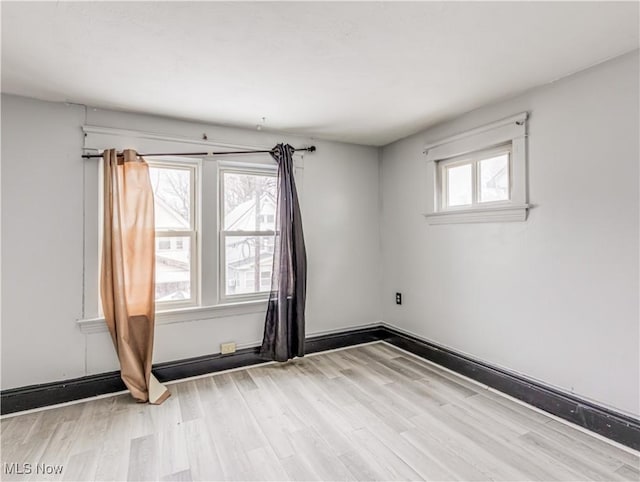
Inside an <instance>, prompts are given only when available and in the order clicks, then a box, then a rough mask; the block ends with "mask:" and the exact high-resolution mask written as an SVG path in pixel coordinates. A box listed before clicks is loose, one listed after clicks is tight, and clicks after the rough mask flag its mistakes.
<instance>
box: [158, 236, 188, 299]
mask: <svg viewBox="0 0 640 482" xmlns="http://www.w3.org/2000/svg"><path fill="white" fill-rule="evenodd" d="M189 299H191V243H190V238H189V237H188V236H176V237H170V238H169V237H157V238H156V301H183V300H189Z"/></svg>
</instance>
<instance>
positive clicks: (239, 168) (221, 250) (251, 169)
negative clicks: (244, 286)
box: [218, 162, 277, 304]
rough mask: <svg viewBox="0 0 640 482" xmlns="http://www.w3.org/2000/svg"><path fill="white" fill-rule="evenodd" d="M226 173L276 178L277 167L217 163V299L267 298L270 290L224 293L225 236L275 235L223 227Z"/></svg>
mask: <svg viewBox="0 0 640 482" xmlns="http://www.w3.org/2000/svg"><path fill="white" fill-rule="evenodd" d="M226 173H236V174H248V175H257V176H271V177H274V178H276V179H277V167H276V166H275V165H274V166H267V165H265V166H260V167H258V166H255V165H252V164H244V165H243V164H241V163H237V162H234V163H221V164H219V165H218V186H219V187H218V300H219V301H220V303H223V304H225V303H235V302H247V301H260V300H266V299H268V298H269V292H270V290H266V291H259V292H257V293H241V294H236V295H227V293H226V291H227V289H226V286H227V285H226V281H227V280H226V260H225V255H226V238H227V237H228V236H232V237H233V236H275V234H276V232H275V231H228V230H225V229H224V175H225V174H226ZM231 233H236V234H231Z"/></svg>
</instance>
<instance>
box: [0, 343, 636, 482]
mask: <svg viewBox="0 0 640 482" xmlns="http://www.w3.org/2000/svg"><path fill="white" fill-rule="evenodd" d="M170 389H171V391H172V393H173V395H172V397H171V398H169V399H168V400H167V401H166V402H165V403H164V404H163V405H160V406H150V405H144V404H136V403H135V402H133V400H132V399H131V398H130V397H129V395H118V396H114V397H109V398H103V399H99V400H92V401H89V402H84V403H80V404H76V405H69V406H65V407H59V408H53V409H50V410H44V411H40V412H35V413H27V414H23V415H18V416H13V417H9V418H4V419H2V421H1V423H0V425H1V428H2V440H1V447H2V462H3V466H2V474H1V478H2V480H21V481H22V480H131V481H136V480H162V481H169V480H176V481H196V480H331V481H333V480H362V481H370V480H371V481H374V480H375V481H377V480H471V481H479V480H599V481H610V480H635V481H638V480H640V459H639V458H638V456H637V455H634V454H632V453H630V452H627V451H624V450H622V449H620V448H618V447H616V446H614V445H611V444H609V443H607V442H604V441H602V440H600V439H598V438H595V437H592V436H590V435H588V434H586V433H584V432H581V431H579V430H576V429H574V428H572V427H569V426H567V425H565V424H562V423H560V422H557V421H555V420H553V419H551V418H549V417H547V416H545V415H543V414H541V413H539V412H537V411H534V410H531V409H529V408H527V407H526V406H523V405H520V404H518V403H515V402H513V401H511V400H509V399H507V398H504V397H502V396H500V395H498V394H495V393H493V392H491V391H488V390H486V389H484V388H483V387H481V386H479V385H477V384H474V383H472V382H470V381H468V380H466V379H464V378H462V377H458V376H456V375H454V374H451V373H449V372H447V371H445V370H442V369H440V368H438V367H437V366H434V365H432V364H429V363H426V362H423V361H422V360H420V359H418V358H415V357H413V356H411V355H409V354H407V353H405V352H403V351H401V350H398V349H396V348H394V347H392V346H390V345H387V344H385V343H375V344H371V345H364V346H359V347H352V348H349V349H345V350H340V351H334V352H330V353H324V354H318V355H313V356H308V357H305V358H303V359H300V360H295V361H293V362H289V363H285V364H273V365H265V366H257V367H251V368H248V369H245V370H240V371H233V372H228V373H220V374H217V375H215V374H214V375H212V376H209V377H206V378H200V379H195V380H191V381H186V382H180V383H176V384H172V385H170ZM12 463H13V464H18V466H17V468H19V469H20V470H21V471H22V472H26V471H27V466H25V465H23V464H31V465H30V468H31V473H30V474H17V473H15V472H16V466H11V465H10V464H12ZM6 464H9V465H6ZM37 464H40V465H37ZM41 464H48V466H49V467H52V466H56V465H57V466H60V465H62V466H63V467H62V471H61V472H60V473H57V474H56V473H53V474H46V473H44V474H43V473H37V472H38V469H40V470H39V471H40V472H42V465H41ZM10 468H13V472H14V473H8V472H9V469H10ZM45 470H52V469H46V468H45ZM53 470H55V467H53Z"/></svg>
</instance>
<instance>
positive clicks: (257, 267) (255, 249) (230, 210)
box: [220, 168, 276, 299]
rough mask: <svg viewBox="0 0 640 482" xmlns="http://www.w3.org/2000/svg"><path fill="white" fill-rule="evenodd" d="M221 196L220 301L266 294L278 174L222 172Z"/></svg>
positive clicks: (269, 272) (271, 257)
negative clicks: (276, 175)
mask: <svg viewBox="0 0 640 482" xmlns="http://www.w3.org/2000/svg"><path fill="white" fill-rule="evenodd" d="M220 192H221V207H222V209H221V210H220V225H221V229H220V259H221V261H222V262H221V269H220V279H221V283H220V295H221V298H222V299H234V298H235V299H241V298H247V297H253V296H255V295H256V294H260V293H266V292H268V291H269V290H270V288H271V267H272V263H273V246H274V236H275V213H276V177H275V172H274V171H265V170H262V171H258V170H255V169H254V170H248V169H241V168H228V169H221V170H220Z"/></svg>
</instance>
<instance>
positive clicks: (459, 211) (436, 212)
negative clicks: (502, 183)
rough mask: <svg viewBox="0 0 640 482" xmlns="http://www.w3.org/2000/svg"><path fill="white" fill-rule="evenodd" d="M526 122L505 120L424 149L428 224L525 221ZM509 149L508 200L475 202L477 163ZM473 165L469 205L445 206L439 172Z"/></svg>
mask: <svg viewBox="0 0 640 482" xmlns="http://www.w3.org/2000/svg"><path fill="white" fill-rule="evenodd" d="M527 119H528V113H527V112H522V113H520V114H517V115H514V116H511V117H508V118H506V119H502V120H499V121H497V122H493V123H491V124H487V125H484V126H481V127H478V128H476V129H472V130H470V131H467V132H464V133H461V134H457V135H455V136H452V137H449V138H446V139H442V140H440V141H438V142H435V143H432V144H429V145H426V146H425V150H424V153H425V154H426V156H427V182H428V185H429V186H431V187H432V189H433V191H432V196H431V197H430V198H428V199H427V209H426V212H425V213H424V216H425V218H426V219H427V221H428V222H429V224H454V223H480V222H509V221H525V220H526V219H527V214H528V210H529V208H530V206H529V204H528V202H527V198H528V192H527V151H526V149H527ZM506 146H510V149H511V151H510V152H511V155H510V156H509V181H510V182H509V190H510V199H509V200H508V201H502V200H501V201H486V202H477V199H478V188H479V186H478V183H479V176H478V175H477V174H478V173H477V169H478V168H477V164H478V162H480V161H481V160H483V159H486V158H488V157H485V155H487V156H490V154H491V153H495V152H496V150H497V151H500V150H504V148H505V147H506ZM465 159H466V160H470V159H474V160H472V161H471V164H472V182H473V186H472V190H473V192H472V204H470V205H469V204H466V205H463V206H446V203H445V202H444V198H443V191H444V190H445V188H444V183H445V181H446V179H444V176H443V173H442V170H443V168H446V166H447V165H450V164H453V163H455V162H460V163H461V164H464V160H465Z"/></svg>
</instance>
